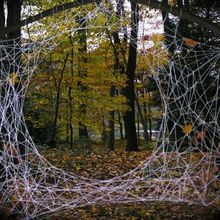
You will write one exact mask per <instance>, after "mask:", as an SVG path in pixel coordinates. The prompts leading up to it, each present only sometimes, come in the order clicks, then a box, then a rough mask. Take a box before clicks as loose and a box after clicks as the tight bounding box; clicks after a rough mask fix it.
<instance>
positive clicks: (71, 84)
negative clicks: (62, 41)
mask: <svg viewBox="0 0 220 220" xmlns="http://www.w3.org/2000/svg"><path fill="white" fill-rule="evenodd" d="M70 43H71V80H70V85H69V88H68V99H69V121H68V128H69V130H70V148H71V149H73V124H72V123H73V97H72V86H73V73H74V48H73V39H72V36H70Z"/></svg>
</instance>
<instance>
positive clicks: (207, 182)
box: [0, 2, 220, 219]
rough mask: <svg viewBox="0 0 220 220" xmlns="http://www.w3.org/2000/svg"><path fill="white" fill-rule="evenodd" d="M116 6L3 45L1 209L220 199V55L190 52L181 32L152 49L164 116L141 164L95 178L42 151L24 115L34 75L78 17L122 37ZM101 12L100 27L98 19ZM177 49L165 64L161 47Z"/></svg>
mask: <svg viewBox="0 0 220 220" xmlns="http://www.w3.org/2000/svg"><path fill="white" fill-rule="evenodd" d="M112 4H114V2H111V4H109V3H108V2H107V3H106V2H105V3H99V4H92V5H85V6H80V7H77V8H75V9H71V10H69V11H65V13H61V14H59V15H55V16H53V17H51V18H50V19H48V20H41V21H39V22H37V23H34V24H32V25H30V26H29V27H28V28H27V27H25V28H23V36H25V37H26V40H24V38H22V40H20V39H14V40H8V41H7V40H2V41H0V66H1V68H0V77H1V80H0V89H1V91H0V94H1V95H0V120H1V121H0V131H1V132H0V138H1V146H0V192H1V194H0V204H2V206H4V205H5V204H7V205H8V206H9V207H11V208H12V210H13V212H14V213H22V214H23V216H24V218H26V219H30V218H35V217H39V218H43V217H47V216H49V215H50V214H52V213H57V212H59V213H62V212H67V211H68V210H71V209H73V208H77V207H83V206H86V205H90V204H104V203H127V202H137V201H152V200H157V201H176V202H180V201H181V202H193V203H202V204H204V205H209V204H212V203H213V202H215V201H217V200H218V199H219V197H220V194H219V189H218V188H216V187H215V185H216V184H218V183H219V166H220V155H219V147H220V146H219V137H220V123H219V122H220V121H219V120H220V108H219V107H220V98H219V97H220V79H219V76H220V75H219V57H220V51H219V49H217V48H210V47H208V46H205V45H202V44H197V45H196V46H195V47H186V46H185V45H184V42H183V40H181V39H182V38H180V37H179V36H178V37H177V35H176V37H175V36H169V37H170V38H171V39H172V42H169V43H167V45H166V46H165V44H164V43H163V42H160V44H161V47H158V49H157V48H155V49H154V62H153V63H154V64H153V65H152V66H150V69H151V74H152V77H154V79H155V80H156V83H157V85H158V88H159V91H160V94H161V99H162V101H163V108H164V113H163V120H162V124H161V128H160V133H159V137H158V144H157V146H156V148H155V150H154V151H153V153H152V155H151V156H150V157H149V158H146V162H145V163H144V164H142V165H140V166H139V167H137V168H136V169H134V170H132V171H130V172H128V173H126V174H124V175H122V176H117V177H114V178H112V179H108V180H96V179H88V178H84V177H80V176H76V175H75V174H73V173H67V172H65V171H64V170H61V169H58V168H56V167H54V166H53V165H51V164H50V163H49V162H47V161H46V160H45V159H44V158H43V157H42V156H41V155H40V153H39V152H38V150H37V148H36V146H35V144H34V143H33V141H32V139H31V137H30V135H29V133H28V130H27V127H26V125H25V120H24V116H23V105H24V99H25V93H26V90H27V87H28V84H29V82H30V80H31V76H32V75H33V73H34V71H35V70H36V68H37V66H38V65H39V63H40V62H41V60H42V59H43V55H42V54H46V53H47V52H48V51H51V50H53V48H55V47H56V46H57V45H59V44H60V42H62V39H64V38H65V37H67V36H68V34H69V33H74V32H76V31H78V30H79V29H81V28H82V24H81V25H79V24H78V23H77V22H76V18H77V17H78V16H81V18H82V15H84V16H83V18H84V19H83V21H84V22H86V28H87V29H89V30H92V31H94V33H96V34H97V35H98V33H99V34H100V33H103V29H105V28H108V29H112V30H115V28H116V27H117V30H118V31H121V32H123V30H124V27H125V24H126V25H127V26H128V23H126V22H127V21H126V19H125V20H124V21H122V20H119V21H118V22H116V23H117V25H115V20H114V22H112V24H111V22H110V20H111V18H112V19H113V18H114V19H115V17H114V16H113V14H114V13H113V11H114V10H113V9H112V8H114V7H113V6H111V7H110V6H109V5H112ZM36 11H37V12H39V11H40V8H38V7H37V6H36V7H35V6H33V5H30V6H29V7H27V8H25V9H24V13H25V16H28V15H32V14H36ZM104 15H105V17H106V20H105V22H104V24H103V21H100V26H99V22H97V19H101V17H102V16H104ZM128 17H129V16H128ZM60 18H62V19H60ZM107 21H109V22H107ZM161 22H162V21H161ZM119 24H120V25H119ZM128 30H129V28H128ZM140 32H141V33H142V34H144V31H143V30H142V31H140ZM173 34H174V35H175V33H173ZM100 35H101V34H100ZM164 35H165V34H164ZM102 37H105V36H104V35H102ZM139 38H140V39H142V36H139ZM100 39H101V38H100ZM100 41H101V40H100ZM139 43H140V44H141V41H139ZM173 45H176V50H175V51H174V53H173V54H172V55H170V57H169V61H168V62H166V63H165V64H161V61H160V59H161V58H160V53H161V48H163V49H164V50H167V48H168V47H169V46H173ZM146 53H147V51H146ZM156 64H158V65H156Z"/></svg>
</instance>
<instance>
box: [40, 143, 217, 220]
mask: <svg viewBox="0 0 220 220" xmlns="http://www.w3.org/2000/svg"><path fill="white" fill-rule="evenodd" d="M122 145H123V144H122ZM118 146H121V143H118ZM151 151H152V144H151V145H149V146H147V148H146V147H145V148H143V147H142V149H141V150H140V151H139V152H126V151H124V149H123V147H117V148H116V150H115V151H108V150H107V149H106V147H105V146H104V145H103V146H101V145H100V144H92V145H91V144H90V147H89V148H88V146H86V145H80V148H79V146H77V145H76V148H75V149H74V150H70V149H68V148H67V147H60V148H58V149H49V148H48V149H45V150H42V151H41V153H42V154H43V156H44V157H46V159H48V160H49V161H50V162H51V163H52V164H54V165H56V166H57V167H60V168H63V169H64V170H66V171H71V172H73V173H75V174H77V175H80V176H84V177H89V178H96V179H109V178H112V177H115V176H119V175H122V174H124V173H126V172H128V171H130V170H132V169H134V168H135V167H136V166H138V165H140V163H144V161H146V158H148V157H149V156H150V154H151ZM84 219H85V220H96V219H97V220H105V219H106V220H114V219H115V220H170V219H178V220H215V219H216V220H217V219H220V209H217V208H216V207H215V206H209V207H205V206H202V205H195V204H188V203H172V202H141V203H138V202H136V203H130V204H108V205H92V206H87V207H84V208H77V209H74V210H73V211H71V212H70V213H69V212H68V213H66V214H65V213H64V214H63V213H62V215H59V214H58V215H56V216H53V217H51V218H50V220H84Z"/></svg>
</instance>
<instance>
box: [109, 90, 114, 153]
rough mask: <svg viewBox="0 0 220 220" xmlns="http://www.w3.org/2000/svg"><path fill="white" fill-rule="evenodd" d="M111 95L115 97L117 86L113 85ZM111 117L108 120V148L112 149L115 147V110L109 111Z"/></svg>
mask: <svg viewBox="0 0 220 220" xmlns="http://www.w3.org/2000/svg"><path fill="white" fill-rule="evenodd" d="M110 96H111V97H114V96H115V87H114V86H111V89H110ZM109 115H110V119H109V121H108V129H109V132H108V148H109V149H110V150H114V149H115V111H114V110H113V111H110V113H109Z"/></svg>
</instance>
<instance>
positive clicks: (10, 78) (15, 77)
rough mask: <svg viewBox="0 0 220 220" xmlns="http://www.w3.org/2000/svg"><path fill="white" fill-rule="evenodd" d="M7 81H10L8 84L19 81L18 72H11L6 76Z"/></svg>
mask: <svg viewBox="0 0 220 220" xmlns="http://www.w3.org/2000/svg"><path fill="white" fill-rule="evenodd" d="M7 81H8V82H9V83H10V85H12V86H14V85H15V84H16V83H18V82H19V77H18V74H17V73H15V72H13V73H11V74H10V75H9V76H8V79H7Z"/></svg>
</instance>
